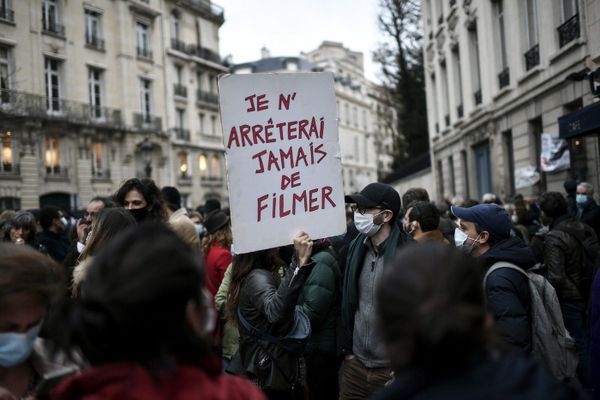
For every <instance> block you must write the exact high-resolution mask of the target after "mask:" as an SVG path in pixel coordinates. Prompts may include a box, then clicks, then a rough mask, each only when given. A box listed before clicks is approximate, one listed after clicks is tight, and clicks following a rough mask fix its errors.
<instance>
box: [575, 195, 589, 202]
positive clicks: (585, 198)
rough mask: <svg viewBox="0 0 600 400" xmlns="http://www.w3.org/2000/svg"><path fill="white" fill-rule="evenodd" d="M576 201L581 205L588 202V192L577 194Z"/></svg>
mask: <svg viewBox="0 0 600 400" xmlns="http://www.w3.org/2000/svg"><path fill="white" fill-rule="evenodd" d="M575 202H577V204H579V205H584V204H585V203H587V202H588V195H587V194H578V195H575Z"/></svg>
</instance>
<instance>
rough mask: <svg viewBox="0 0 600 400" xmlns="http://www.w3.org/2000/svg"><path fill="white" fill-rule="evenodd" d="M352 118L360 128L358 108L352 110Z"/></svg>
mask: <svg viewBox="0 0 600 400" xmlns="http://www.w3.org/2000/svg"><path fill="white" fill-rule="evenodd" d="M352 118H353V119H354V126H358V108H357V107H356V106H354V107H353V108H352Z"/></svg>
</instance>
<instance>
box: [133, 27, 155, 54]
mask: <svg viewBox="0 0 600 400" xmlns="http://www.w3.org/2000/svg"><path fill="white" fill-rule="evenodd" d="M136 32H137V55H138V57H142V58H152V52H151V51H150V27H149V26H148V25H146V24H145V23H143V22H138V23H137V24H136Z"/></svg>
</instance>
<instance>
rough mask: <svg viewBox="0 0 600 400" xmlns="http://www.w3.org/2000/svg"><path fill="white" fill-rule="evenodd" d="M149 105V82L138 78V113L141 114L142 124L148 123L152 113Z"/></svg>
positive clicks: (150, 99) (150, 98)
mask: <svg viewBox="0 0 600 400" xmlns="http://www.w3.org/2000/svg"><path fill="white" fill-rule="evenodd" d="M151 103H152V92H151V81H150V80H149V79H144V78H140V112H141V113H142V118H143V120H144V122H150V114H151V112H152V108H151Z"/></svg>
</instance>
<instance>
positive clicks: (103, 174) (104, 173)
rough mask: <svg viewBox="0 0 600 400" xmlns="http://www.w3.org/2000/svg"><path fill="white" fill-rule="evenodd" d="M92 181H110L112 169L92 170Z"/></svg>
mask: <svg viewBox="0 0 600 400" xmlns="http://www.w3.org/2000/svg"><path fill="white" fill-rule="evenodd" d="M92 179H100V180H102V179H110V169H108V168H98V169H92Z"/></svg>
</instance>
